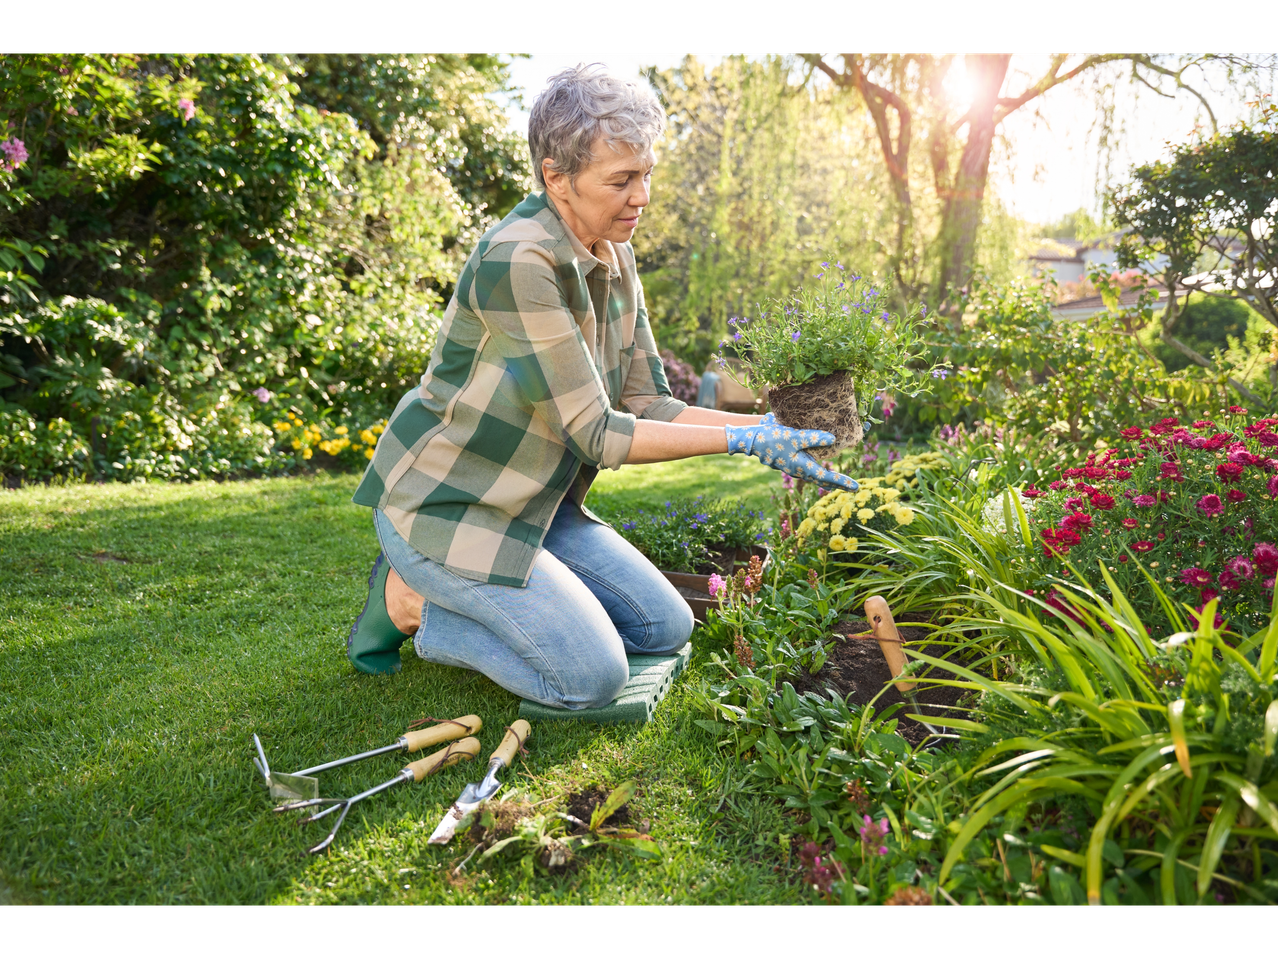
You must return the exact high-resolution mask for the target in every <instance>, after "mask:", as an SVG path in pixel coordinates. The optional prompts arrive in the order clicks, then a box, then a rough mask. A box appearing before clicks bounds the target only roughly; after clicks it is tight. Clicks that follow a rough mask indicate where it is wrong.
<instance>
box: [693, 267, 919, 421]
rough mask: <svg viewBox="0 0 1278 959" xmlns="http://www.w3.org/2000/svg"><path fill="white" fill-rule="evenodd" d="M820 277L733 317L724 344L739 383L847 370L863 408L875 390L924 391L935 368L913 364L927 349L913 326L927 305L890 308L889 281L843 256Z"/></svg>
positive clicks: (785, 381) (804, 378)
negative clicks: (849, 265) (736, 364)
mask: <svg viewBox="0 0 1278 959" xmlns="http://www.w3.org/2000/svg"><path fill="white" fill-rule="evenodd" d="M815 279H816V280H817V281H818V282H817V283H816V284H813V285H809V286H806V287H803V288H801V289H800V290H798V291H797V292H795V293H793V294H792V295H790V296H788V297H784V298H778V299H773V300H771V301H768V302H765V303H761V304H760V305H759V315H758V316H757V317H755V318H753V319H751V318H749V317H732V318H731V319H729V320H728V328H729V334H728V339H726V340H724V341H722V342H721V343H720V344H719V347H720V349H729V348H730V349H732V350H733V351H735V352H736V354H737V355H738V356H740V357H741V364H742V371H743V376H742V379H741V383H742V385H743V386H750V387H757V386H768V387H779V386H797V385H798V384H800V383H807V382H808V381H809V380H812V379H815V378H816V377H818V376H828V375H830V374H831V373H839V372H843V371H847V372H849V373H851V374H852V378H853V380H854V381H855V383H856V392H857V400H858V404H859V406H860V410H861V413H862V415H866V414H868V413H869V410H870V405H871V403H872V402H873V401H874V398H875V396H876V395H877V394H880V393H884V394H891V393H895V392H904V393H908V394H909V395H911V396H917V395H918V394H919V393H922V392H926V391H927V389H928V388H929V384H930V382H931V380H930V376H929V374H930V373H934V372H936V371H935V370H933V369H931V368H928V369H926V370H921V371H920V370H914V369H912V368H911V367H912V366H915V365H917V361H922V360H923V359H924V356H925V353H926V352H927V350H926V347H925V346H924V345H923V343H922V341H921V340H920V339H919V337H918V334H917V333H916V332H915V325H916V320H917V319H918V318H919V317H921V316H923V315H925V314H926V313H927V307H925V306H920V307H915V308H914V309H912V310H910V311H909V312H908V313H907V315H906V316H905V318H904V320H902V318H901V316H900V315H899V314H897V313H893V312H891V310H889V309H888V306H887V302H888V290H887V288H886V286H885V284H883V283H880V282H879V281H877V280H874V279H873V278H871V277H863V276H859V275H858V274H856V273H847V272H845V271H844V268H843V264H842V263H837V262H836V263H835V264H834V265H833V266H831V264H830V263H829V262H828V261H827V262H824V263H822V264H821V265H820V267H819V268H818V270H817V273H816V276H815ZM718 359H719V365H720V366H722V367H724V368H725V369H728V370H729V373H730V374H731V372H732V371H731V369H730V368H728V367H727V364H726V361H725V360H724V358H723V357H722V356H720V357H718ZM734 378H735V377H734Z"/></svg>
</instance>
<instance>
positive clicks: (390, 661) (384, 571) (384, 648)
mask: <svg viewBox="0 0 1278 959" xmlns="http://www.w3.org/2000/svg"><path fill="white" fill-rule="evenodd" d="M390 570H391V565H390V562H389V561H388V560H387V559H386V554H385V553H378V554H377V559H376V560H374V561H373V569H372V572H370V573H369V574H368V599H366V600H365V601H364V610H363V612H361V613H360V614H359V617H358V618H357V619H356V620H355V625H354V626H352V627H351V633H350V635H349V636H348V637H347V638H346V657H347V658H348V659H349V660H350V661H351V665H352V666H354V667H355V668H356V669H358V670H359V671H360V672H361V673H371V674H373V675H377V674H379V673H397V672H399V665H400V663H399V647H401V646H403V645H404V640H406V639H408V634H407V633H401V632H400V631H399V630H398V629H397V628H396V627H395V624H394V623H393V622H391V618H390V613H388V612H386V578H387V577H388V576H389V575H390Z"/></svg>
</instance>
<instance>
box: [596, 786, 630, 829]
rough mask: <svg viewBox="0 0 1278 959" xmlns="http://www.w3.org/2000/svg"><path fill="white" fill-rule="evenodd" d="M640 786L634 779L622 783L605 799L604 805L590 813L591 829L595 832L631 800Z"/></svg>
mask: <svg viewBox="0 0 1278 959" xmlns="http://www.w3.org/2000/svg"><path fill="white" fill-rule="evenodd" d="M637 788H638V787H637V786H636V785H635V782H634V780H630V781H627V782H624V783H622V784H621V785H620V786H618V787H617V788H616V789H614V790H613V791H612V792H611V793H609V794H608V798H607V799H605V800H604V802H603V805H601V806H598V807H596V808H595V811H594V812H592V813H591V814H590V831H591V832H594V831H595V830H597V829H598V828H599V827H600V826H602V825H603V824H604V822H606V821H607V819H608V817H609V816H611V815H612V814H613V813H615V812H616V811H617V810H618V809H620V808H621V807H622V806H624V805H625V804H626V803H627V802H629V801H630V797H632V796H633V795H634V794H635V790H636V789H637Z"/></svg>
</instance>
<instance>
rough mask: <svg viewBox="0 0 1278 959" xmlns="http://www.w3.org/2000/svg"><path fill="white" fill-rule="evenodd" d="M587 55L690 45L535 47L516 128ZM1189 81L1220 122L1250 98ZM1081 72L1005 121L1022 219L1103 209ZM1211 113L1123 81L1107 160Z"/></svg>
mask: <svg viewBox="0 0 1278 959" xmlns="http://www.w3.org/2000/svg"><path fill="white" fill-rule="evenodd" d="M747 55H748V56H751V57H758V56H762V54H758V53H755V54H747ZM696 56H697V59H699V60H700V61H701V62H703V63H705V64H708V65H713V64H715V63H717V62H718V61H719V60H721V59H722V58H723V56H724V54H723V53H703V52H698V53H696ZM585 59H590V60H597V61H599V62H601V63H605V64H607V65H608V67H609V69H610V70H612V71H613V72H614V73H617V74H618V75H620V76H636V75H638V73H639V70H640V68H641V67H644V66H656V67H658V68H659V69H666V68H669V67H675V66H678V64H679V63H680V61H681V60H682V59H683V54H682V53H675V52H670V53H653V54H647V55H643V56H638V55H635V54H633V53H608V52H607V51H606V50H604V49H596V50H595V51H593V52H591V53H588V54H580V53H578V54H573V53H534V54H533V55H532V56H531V57H530V58H528V59H518V60H514V61H513V62H512V64H511V78H512V81H513V83H514V85H516V86H518V87H520V88H521V89H522V91H523V99H524V109H522V110H520V109H518V108H515V107H512V108H510V109H509V111H508V112H509V114H510V117H511V126H512V128H514V129H516V130H519V131H520V132H521V133H526V132H527V129H528V114H527V108H528V107H530V106H531V105H532V102H533V100H534V99H535V98H536V95H537V93H538V92H540V91H541V90H543V89H544V88H545V86H546V80H547V78H548V77H550V76H552V75H554V74H555V73H557V72H559V71H560V70H563V69H566V68H568V67H571V66H574V65H576V64H577V63H578V62H581V61H582V60H585ZM1047 62H1048V57H1047V56H1046V55H1045V54H1017V55H1014V56H1013V58H1012V63H1011V68H1010V70H1009V73H1008V79H1007V82H1006V85H1005V88H1004V92H1005V93H1006V92H1012V91H1013V90H1014V91H1016V92H1019V91H1020V90H1021V89H1023V88H1024V86H1025V85H1026V84H1027V82H1029V77H1030V75H1031V74H1033V75H1034V77H1035V79H1036V78H1037V76H1038V75H1039V74H1041V72H1042V71H1044V70H1045V68H1046V66H1047ZM1186 80H1187V82H1198V81H1202V80H1205V81H1207V83H1206V84H1203V92H1204V94H1205V95H1207V98H1208V100H1209V102H1210V103H1211V105H1212V109H1213V111H1214V112H1215V113H1216V118H1217V122H1218V123H1220V124H1221V125H1222V126H1224V125H1226V124H1227V123H1228V122H1230V121H1232V120H1233V119H1236V118H1237V117H1238V116H1240V115H1241V114H1242V113H1243V112H1244V106H1243V97H1242V96H1241V95H1240V94H1239V93H1238V92H1237V91H1236V90H1231V89H1230V88H1229V86H1228V84H1227V83H1226V82H1225V80H1224V78H1223V77H1222V76H1206V77H1198V78H1195V77H1191V76H1187V77H1186ZM1081 81H1082V78H1081V77H1080V78H1076V79H1075V80H1074V81H1071V82H1070V83H1068V84H1063V85H1061V86H1060V87H1057V88H1056V89H1053V90H1050V91H1048V92H1047V93H1046V94H1044V95H1043V96H1042V97H1040V98H1039V99H1038V100H1037V101H1033V102H1031V103H1029V104H1026V105H1025V106H1024V107H1022V108H1021V109H1020V110H1018V111H1016V112H1014V113H1013V114H1012V115H1011V116H1010V117H1008V119H1007V120H1006V121H1005V122H1004V124H1003V126H1002V128H1001V129H1002V133H1003V134H1004V137H1005V138H1006V140H1007V141H1008V144H1009V145H1010V147H1011V149H1010V153H1009V151H1007V150H1000V151H998V153H996V156H995V159H994V163H993V167H992V169H991V176H990V182H991V185H992V186H993V188H994V190H995V192H996V193H997V194H998V196H999V198H1000V199H1001V200H1002V201H1003V202H1004V203H1005V204H1006V205H1007V206H1008V208H1009V209H1010V211H1011V212H1012V213H1013V214H1014V215H1016V216H1019V217H1021V218H1022V219H1025V220H1028V221H1030V222H1033V223H1046V222H1050V221H1053V220H1058V219H1060V218H1061V217H1062V216H1064V215H1065V214H1068V213H1072V212H1073V211H1075V210H1077V209H1080V208H1081V209H1085V210H1087V211H1088V212H1090V213H1092V214H1093V215H1096V214H1098V213H1099V212H1100V209H1099V208H1100V202H1099V196H1098V194H1097V190H1096V186H1097V172H1098V169H1097V168H1098V163H1099V156H1100V151H1099V149H1098V144H1097V137H1096V131H1095V130H1093V129H1092V127H1093V124H1094V121H1095V118H1096V115H1097V114H1096V109H1095V105H1094V103H1095V101H1094V99H1093V96H1092V93H1091V92H1090V88H1089V86H1088V84H1087V83H1086V82H1081ZM1212 87H1214V88H1215V89H1214V90H1213V89H1212ZM1204 117H1205V114H1203V113H1202V112H1201V108H1200V106H1199V104H1198V102H1197V101H1196V100H1195V99H1194V98H1193V97H1192V96H1190V95H1189V94H1186V93H1182V94H1181V95H1180V96H1178V97H1176V98H1172V99H1168V98H1165V97H1160V96H1157V95H1156V94H1154V93H1153V92H1152V91H1149V90H1148V89H1145V88H1132V87H1130V86H1129V85H1127V84H1123V85H1122V86H1120V88H1119V95H1118V97H1117V102H1116V110H1115V122H1116V125H1119V126H1120V127H1121V129H1122V131H1123V135H1122V137H1121V139H1120V144H1119V147H1118V148H1117V150H1116V151H1115V153H1114V156H1113V157H1112V159H1111V160H1110V172H1111V174H1112V176H1115V177H1119V176H1121V175H1122V174H1123V173H1125V171H1127V170H1128V169H1129V168H1130V167H1131V166H1132V164H1135V163H1145V162H1149V161H1151V160H1155V159H1157V158H1159V157H1160V156H1162V155H1163V154H1164V153H1165V152H1166V149H1167V147H1166V144H1167V141H1171V142H1173V143H1175V142H1181V141H1183V140H1185V139H1186V138H1188V137H1189V135H1190V134H1191V133H1192V131H1193V129H1194V126H1195V123H1197V122H1200V121H1203V119H1204ZM1102 180H1104V177H1103V176H1102Z"/></svg>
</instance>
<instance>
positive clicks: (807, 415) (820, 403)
mask: <svg viewBox="0 0 1278 959" xmlns="http://www.w3.org/2000/svg"><path fill="white" fill-rule="evenodd" d="M768 405H769V406H770V407H771V408H772V413H773V415H775V416H776V418H777V422H779V423H781V424H782V425H783V426H789V427H791V428H792V429H800V430H825V431H826V432H827V433H833V434H834V438H835V440H836V442H835V444H834V446H832V447H823V448H822V449H821V457H819V458H823V457H828V456H830V455H832V454H834V453H836V452H838V451H839V450H845V449H848V448H850V447H853V446H857V445H858V444H860V442H861V437H862V436H864V435H865V429H864V427H863V426H862V425H861V416H860V414H859V413H858V412H857V405H856V384H855V383H853V382H852V375H851V374H850V373H847V372H839V373H830V374H828V375H826V376H818V377H816V378H815V379H813V380H809V381H808V382H807V383H800V384H798V385H797V386H782V387H779V388H777V389H771V390H768Z"/></svg>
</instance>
